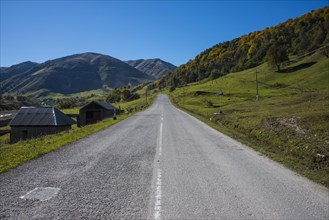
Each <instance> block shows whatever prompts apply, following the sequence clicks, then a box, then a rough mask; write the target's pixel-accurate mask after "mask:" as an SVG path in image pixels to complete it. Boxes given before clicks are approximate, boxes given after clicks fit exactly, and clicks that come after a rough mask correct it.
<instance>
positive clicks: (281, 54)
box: [266, 45, 289, 71]
mask: <svg viewBox="0 0 329 220" xmlns="http://www.w3.org/2000/svg"><path fill="white" fill-rule="evenodd" d="M266 57H267V63H268V65H269V66H270V67H276V68H277V70H278V71H281V65H282V63H283V62H285V61H288V60H289V58H288V55H287V52H286V50H285V49H284V48H283V47H281V46H278V45H273V46H271V47H270V49H269V50H268V51H267V56H266Z"/></svg>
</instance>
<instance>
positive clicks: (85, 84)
mask: <svg viewBox="0 0 329 220" xmlns="http://www.w3.org/2000/svg"><path fill="white" fill-rule="evenodd" d="M26 63H33V62H30V61H27V62H23V63H21V64H26ZM17 65H18V66H17ZM17 65H13V66H11V67H7V68H4V69H3V68H2V69H1V74H0V77H1V83H0V85H1V92H2V93H4V92H7V93H18V94H24V93H28V92H34V91H38V90H46V91H49V92H54V93H61V94H72V93H79V92H84V91H89V90H96V89H100V88H102V89H108V88H118V87H122V86H127V85H137V84H140V83H143V82H148V81H152V80H154V77H152V76H149V75H147V74H145V73H143V72H141V71H139V70H137V69H135V68H133V67H131V66H130V65H128V64H126V63H125V62H123V61H121V60H119V59H116V58H114V57H111V56H108V55H103V54H99V53H91V52H87V53H81V54H73V55H69V56H65V57H60V58H56V59H53V60H48V61H46V62H44V63H41V64H36V63H33V65H30V66H31V68H29V69H28V68H25V69H24V71H17V72H11V73H7V72H6V71H8V69H10V68H11V69H13V68H14V67H15V68H17V67H19V64H17ZM15 68H14V69H15ZM18 69H19V68H18ZM9 75H10V77H8V76H9Z"/></svg>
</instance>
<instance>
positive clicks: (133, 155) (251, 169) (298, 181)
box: [0, 95, 329, 219]
mask: <svg viewBox="0 0 329 220" xmlns="http://www.w3.org/2000/svg"><path fill="white" fill-rule="evenodd" d="M146 218H149V219H329V191H328V189H326V188H324V187H322V186H320V185H318V184H315V183H313V182H311V181H309V180H307V179H305V178H303V177H301V176H299V175H298V174H296V173H294V172H292V171H291V170H289V169H287V168H285V167H283V166H282V165H280V164H278V163H276V162H273V161H272V160H270V159H268V158H266V157H264V156H262V155H261V154H259V153H257V152H255V151H254V150H252V149H250V148H249V147H247V146H245V145H243V144H241V143H239V142H237V141H235V140H233V139H231V138H229V137H227V136H225V135H223V134H221V133H219V132H218V131H215V130H214V129H212V128H210V127H209V126H207V125H206V124H204V123H203V122H200V121H199V120H197V119H195V118H194V117H192V116H190V115H188V114H186V113H184V112H182V111H181V110H179V109H177V108H175V107H174V106H173V105H172V104H171V103H170V101H169V99H168V97H167V96H166V95H159V96H158V98H157V100H156V101H155V103H154V104H153V105H152V106H151V107H150V108H149V109H147V110H146V111H144V112H140V113H137V114H135V115H134V116H132V117H130V118H128V119H126V120H124V121H122V122H120V123H118V124H116V125H113V126H111V127H109V128H107V129H105V130H103V131H101V132H98V133H95V134H93V135H90V136H88V137H86V138H83V139H81V140H79V141H76V142H74V143H72V144H69V145H66V146H64V147H63V148H61V149H59V150H57V151H54V152H51V153H48V154H46V155H44V156H42V157H40V158H38V159H35V160H32V161H30V162H28V163H25V164H23V165H21V166H19V167H17V168H15V169H12V170H10V171H8V172H5V173H3V174H0V219H146Z"/></svg>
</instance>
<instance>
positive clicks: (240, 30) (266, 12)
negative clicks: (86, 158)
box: [0, 0, 328, 67]
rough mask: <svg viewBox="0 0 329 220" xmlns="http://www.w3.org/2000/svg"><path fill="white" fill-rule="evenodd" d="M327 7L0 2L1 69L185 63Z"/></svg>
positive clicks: (239, 0) (289, 2)
mask: <svg viewBox="0 0 329 220" xmlns="http://www.w3.org/2000/svg"><path fill="white" fill-rule="evenodd" d="M327 5H328V0H281V1H280V0H277V1H266V0H263V1H261V0H254V1H249V0H235V1H234V0H231V1H221V0H217V1H105V0H103V1H40V0H39V1H3V0H1V21H0V22H1V23H0V24H1V27H0V28H1V29H0V30H1V35H0V37H1V38H0V44H1V45H0V66H2V67H3V66H10V65H13V64H17V63H20V62H24V61H27V60H30V61H34V62H39V63H41V62H45V61H46V60H50V59H55V58H59V57H63V56H66V55H71V54H77V53H83V52H96V53H102V54H106V55H110V56H113V57H116V58H118V59H121V60H130V59H140V58H144V59H147V58H161V59H163V60H166V61H168V62H171V63H173V64H175V65H180V64H183V63H186V62H187V61H188V60H189V59H193V58H194V57H195V56H196V55H198V54H199V53H200V52H202V51H203V50H205V49H207V48H209V47H212V46H213V45H215V44H217V43H220V42H223V41H227V40H232V39H234V38H236V37H239V36H241V35H243V34H248V33H250V32H253V31H256V30H262V29H264V28H266V27H270V26H274V25H277V24H279V23H281V22H284V21H286V20H287V19H289V18H295V17H299V16H301V15H303V14H305V13H307V12H310V11H311V10H315V9H319V8H322V7H324V6H327Z"/></svg>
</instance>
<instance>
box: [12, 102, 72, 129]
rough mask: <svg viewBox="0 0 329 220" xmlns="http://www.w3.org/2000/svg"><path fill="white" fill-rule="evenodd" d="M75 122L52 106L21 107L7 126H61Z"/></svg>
mask: <svg viewBox="0 0 329 220" xmlns="http://www.w3.org/2000/svg"><path fill="white" fill-rule="evenodd" d="M72 124H76V121H74V120H73V119H72V118H70V117H69V116H67V115H66V114H64V113H63V112H61V111H59V110H58V109H56V108H54V107H21V108H20V110H19V111H18V112H17V113H16V115H15V117H14V118H13V119H12V120H11V121H10V123H9V126H63V125H72Z"/></svg>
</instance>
